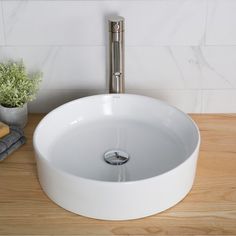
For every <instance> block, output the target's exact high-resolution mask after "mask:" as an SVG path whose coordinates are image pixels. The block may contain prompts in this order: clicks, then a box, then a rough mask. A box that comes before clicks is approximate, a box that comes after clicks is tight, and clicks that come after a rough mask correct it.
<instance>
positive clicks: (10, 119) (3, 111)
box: [0, 104, 28, 128]
mask: <svg viewBox="0 0 236 236" xmlns="http://www.w3.org/2000/svg"><path fill="white" fill-rule="evenodd" d="M0 121H3V122H4V123H6V124H8V125H16V126H19V127H21V128H24V127H25V125H26V123H27V121H28V109H27V104H24V106H23V107H13V108H10V107H4V106H2V105H0Z"/></svg>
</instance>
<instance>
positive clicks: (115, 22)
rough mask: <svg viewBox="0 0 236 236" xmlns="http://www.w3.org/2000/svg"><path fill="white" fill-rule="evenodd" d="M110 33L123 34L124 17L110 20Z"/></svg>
mask: <svg viewBox="0 0 236 236" xmlns="http://www.w3.org/2000/svg"><path fill="white" fill-rule="evenodd" d="M108 26H109V32H112V33H119V32H123V31H124V28H125V18H124V17H122V16H115V17H110V18H108Z"/></svg>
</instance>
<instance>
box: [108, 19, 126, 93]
mask: <svg viewBox="0 0 236 236" xmlns="http://www.w3.org/2000/svg"><path fill="white" fill-rule="evenodd" d="M124 20H125V19H124V18H123V17H120V16H119V17H113V18H109V19H108V25H109V54H110V55H109V57H110V62H109V64H110V65H109V92H110V93H124V92H125V82H124Z"/></svg>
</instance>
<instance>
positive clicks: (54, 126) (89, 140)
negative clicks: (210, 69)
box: [33, 94, 200, 220]
mask: <svg viewBox="0 0 236 236" xmlns="http://www.w3.org/2000/svg"><path fill="white" fill-rule="evenodd" d="M33 143H34V148H35V153H36V159H37V168H38V176H39V181H40V184H41V186H42V188H43V190H44V192H45V193H46V194H47V195H48V197H49V198H51V199H52V200H53V201H54V202H55V203H57V204H58V205H59V206H61V207H63V208H65V209H67V210H69V211H72V212H75V213H77V214H80V215H83V216H87V217H92V218H96V219H106V220H127V219H136V218H141V217H146V216H149V215H153V214H156V213H158V212H161V211H163V210H166V209H167V208H169V207H172V206H173V205H175V204H176V203H178V202H179V201H180V200H182V199H183V198H184V197H185V196H186V195H187V193H188V192H189V191H190V189H191V187H192V185H193V181H194V176H195V170H196V164H197V158H198V152H199V144H200V135H199V130H198V128H197V126H196V125H195V123H194V122H193V121H192V120H191V118H190V117H189V116H187V115H186V114H184V113H183V112H181V111H179V110H177V109H176V108H173V107H171V106H169V105H167V104H165V103H163V102H161V101H159V100H156V99H152V98H148V97H144V96H138V95H129V94H108V95H98V96H90V97H86V98H82V99H77V100H75V101H72V102H69V103H67V104H65V105H62V106H60V107H58V108H57V109H55V110H54V111H52V112H50V113H49V114H48V115H47V116H45V117H44V118H43V120H42V121H41V122H40V123H39V125H38V127H37V128H36V131H35V133H34V138H33ZM104 157H106V159H104ZM108 162H110V163H108Z"/></svg>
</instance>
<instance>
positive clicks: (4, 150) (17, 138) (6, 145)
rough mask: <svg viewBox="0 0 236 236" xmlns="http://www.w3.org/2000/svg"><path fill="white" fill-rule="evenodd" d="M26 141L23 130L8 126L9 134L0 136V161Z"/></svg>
mask: <svg viewBox="0 0 236 236" xmlns="http://www.w3.org/2000/svg"><path fill="white" fill-rule="evenodd" d="M25 142H26V138H25V136H24V132H23V130H22V129H21V128H19V127H16V126H10V130H9V134H7V135H5V136H4V137H2V138H0V161H2V160H4V159H5V158H6V157H7V156H8V155H10V154H11V153H12V152H14V151H15V150H16V149H17V148H19V147H20V146H21V145H22V144H24V143H25Z"/></svg>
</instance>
